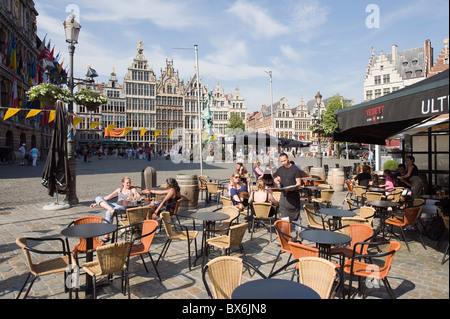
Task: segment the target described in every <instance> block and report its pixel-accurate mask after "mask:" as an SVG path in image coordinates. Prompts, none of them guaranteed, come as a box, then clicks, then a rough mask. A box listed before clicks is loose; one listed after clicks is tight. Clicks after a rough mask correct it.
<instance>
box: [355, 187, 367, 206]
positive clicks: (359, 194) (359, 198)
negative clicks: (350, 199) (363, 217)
mask: <svg viewBox="0 0 450 319" xmlns="http://www.w3.org/2000/svg"><path fill="white" fill-rule="evenodd" d="M353 189H354V190H355V197H356V203H357V205H359V204H363V203H364V197H363V196H364V194H365V193H366V191H367V189H366V186H360V185H355V187H353Z"/></svg>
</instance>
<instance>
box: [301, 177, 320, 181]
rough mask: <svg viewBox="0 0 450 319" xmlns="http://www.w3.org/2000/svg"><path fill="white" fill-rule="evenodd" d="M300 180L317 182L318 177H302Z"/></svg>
mask: <svg viewBox="0 0 450 319" xmlns="http://www.w3.org/2000/svg"><path fill="white" fill-rule="evenodd" d="M302 179H304V180H306V181H317V180H318V179H319V178H318V177H302Z"/></svg>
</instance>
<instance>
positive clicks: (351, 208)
mask: <svg viewBox="0 0 450 319" xmlns="http://www.w3.org/2000/svg"><path fill="white" fill-rule="evenodd" d="M345 202H346V203H347V207H348V209H349V210H354V209H356V206H353V203H352V200H351V198H348V197H346V198H345Z"/></svg>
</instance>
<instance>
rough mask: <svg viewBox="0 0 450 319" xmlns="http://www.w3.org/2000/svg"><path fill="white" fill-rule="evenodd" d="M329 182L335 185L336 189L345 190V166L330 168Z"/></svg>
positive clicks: (332, 185)
mask: <svg viewBox="0 0 450 319" xmlns="http://www.w3.org/2000/svg"><path fill="white" fill-rule="evenodd" d="M327 183H328V184H329V185H331V187H333V189H334V190H335V191H338V192H339V191H340V192H341V191H343V190H344V186H345V185H344V184H345V173H344V168H343V167H334V168H330V169H329V170H328V179H327Z"/></svg>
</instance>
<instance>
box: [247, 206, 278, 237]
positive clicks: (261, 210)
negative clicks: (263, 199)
mask: <svg viewBox="0 0 450 319" xmlns="http://www.w3.org/2000/svg"><path fill="white" fill-rule="evenodd" d="M251 205H252V208H253V219H252V229H251V233H252V234H251V236H250V238H251V239H253V233H254V232H255V223H256V222H258V221H263V222H264V221H269V233H270V241H271V242H272V221H273V219H274V218H275V216H269V214H270V209H271V208H272V204H271V203H256V202H252V203H251Z"/></svg>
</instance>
